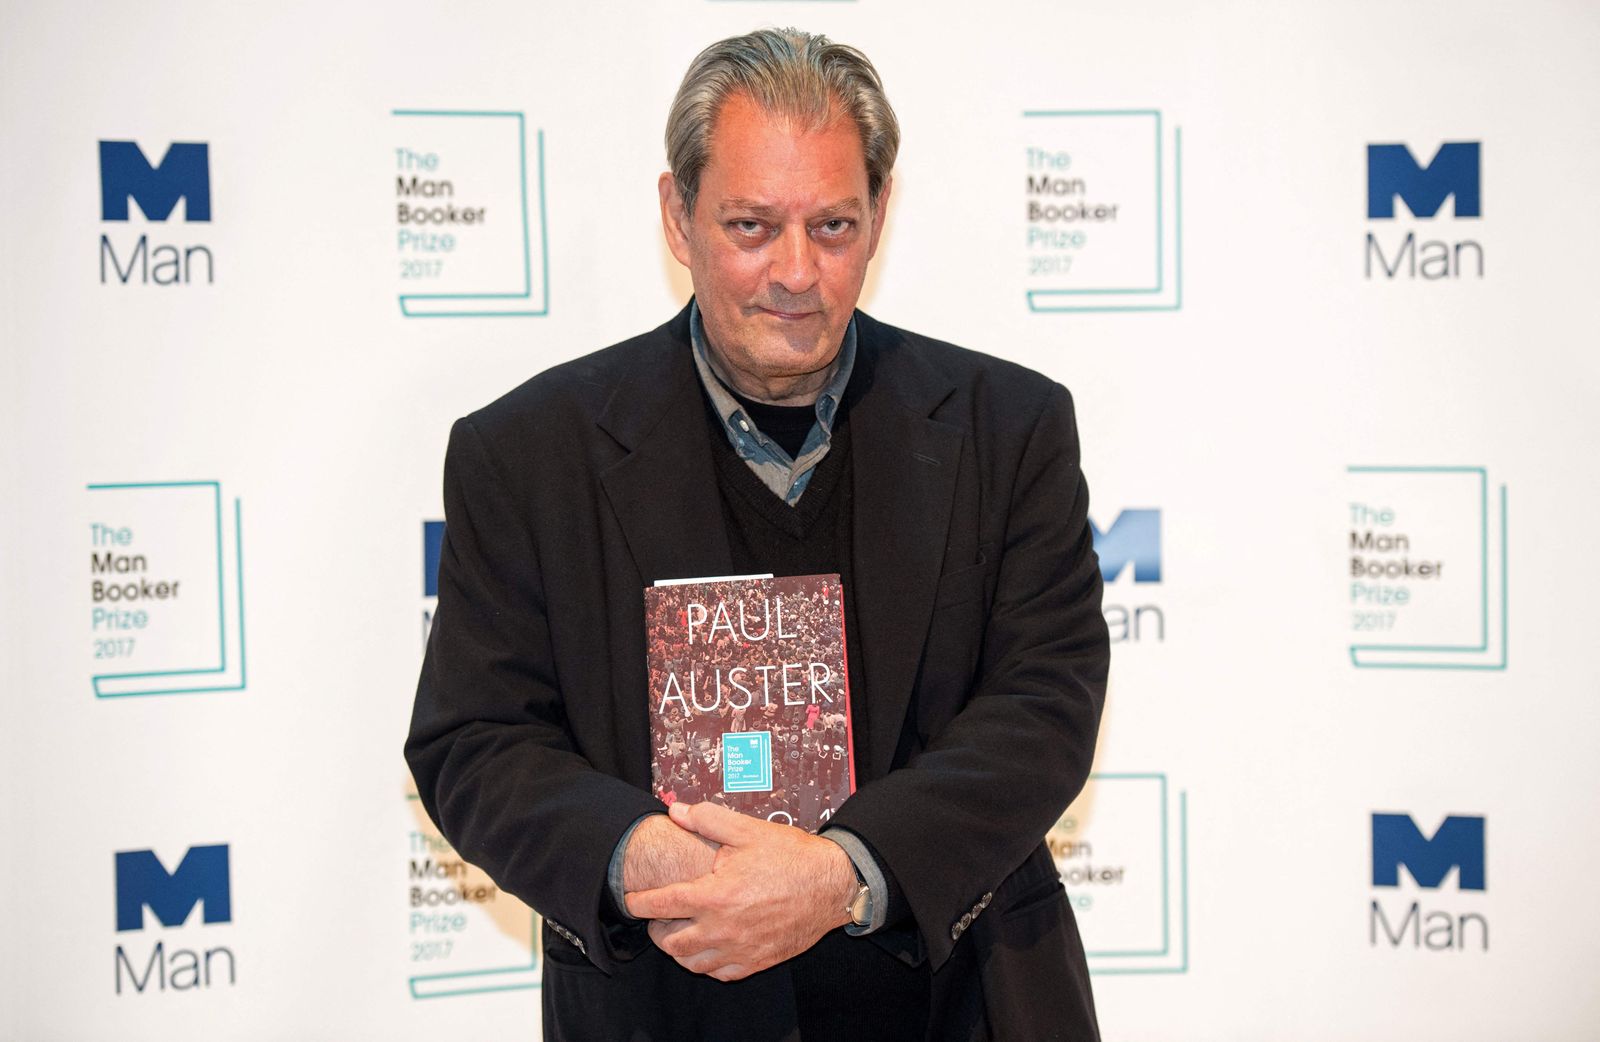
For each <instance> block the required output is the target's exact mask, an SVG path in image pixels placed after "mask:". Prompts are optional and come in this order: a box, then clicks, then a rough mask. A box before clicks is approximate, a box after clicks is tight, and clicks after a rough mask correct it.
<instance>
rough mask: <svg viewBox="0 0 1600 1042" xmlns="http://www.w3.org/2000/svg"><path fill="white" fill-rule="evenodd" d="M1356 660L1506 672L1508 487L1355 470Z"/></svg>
mask: <svg viewBox="0 0 1600 1042" xmlns="http://www.w3.org/2000/svg"><path fill="white" fill-rule="evenodd" d="M1348 480H1349V493H1350V494H1349V500H1348V503H1347V505H1346V510H1347V521H1348V528H1347V529H1346V531H1347V532H1348V535H1347V536H1346V539H1347V543H1346V546H1347V550H1348V553H1349V561H1350V565H1349V569H1348V576H1347V581H1348V583H1349V587H1348V589H1349V607H1350V615H1349V619H1350V627H1351V644H1350V661H1351V662H1352V663H1353V664H1354V665H1355V666H1356V667H1357V668H1359V669H1472V670H1502V669H1505V668H1506V662H1507V635H1508V630H1509V608H1510V602H1509V597H1508V594H1507V580H1508V575H1507V561H1506V487H1505V486H1504V485H1500V486H1499V488H1498V493H1497V494H1494V493H1492V492H1491V489H1490V482H1489V475H1488V472H1487V471H1486V470H1485V469H1484V468H1483V467H1350V468H1349V475H1348Z"/></svg>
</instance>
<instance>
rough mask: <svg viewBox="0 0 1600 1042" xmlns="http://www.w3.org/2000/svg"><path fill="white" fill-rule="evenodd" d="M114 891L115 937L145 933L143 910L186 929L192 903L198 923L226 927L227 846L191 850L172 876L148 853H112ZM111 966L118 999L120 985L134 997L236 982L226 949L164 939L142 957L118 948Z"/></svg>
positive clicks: (229, 907) (229, 909)
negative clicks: (187, 945) (185, 945)
mask: <svg viewBox="0 0 1600 1042" xmlns="http://www.w3.org/2000/svg"><path fill="white" fill-rule="evenodd" d="M116 893H117V931H118V932H119V933H122V932H128V931H139V930H143V929H145V925H146V924H145V914H144V913H145V909H149V910H150V913H151V915H152V916H153V917H154V919H155V921H156V922H157V923H159V924H160V925H161V926H162V927H166V928H169V929H172V928H179V927H183V926H185V924H187V923H188V921H189V920H190V918H191V917H192V913H193V912H194V909H195V906H196V905H198V906H199V907H200V917H199V919H200V923H201V924H204V925H216V924H221V923H230V922H232V921H233V894H232V886H231V884H230V880H229V871H228V847H227V844H215V845H211V846H201V847H190V848H189V850H188V852H187V853H185V854H184V856H183V859H182V860H180V861H179V862H178V867H177V868H175V869H173V870H172V871H171V872H168V871H167V869H166V866H165V865H163V864H162V863H161V859H160V858H158V857H157V856H156V854H155V852H154V851H152V850H120V851H118V852H117V854H116ZM115 962H116V992H117V994H118V995H121V994H122V993H123V990H124V987H125V986H126V988H127V989H128V990H130V991H131V992H133V993H134V994H140V993H143V992H145V991H147V990H148V991H167V990H169V989H170V990H172V991H189V990H192V989H195V988H209V987H212V986H214V985H222V984H228V985H231V984H233V983H234V982H235V979H236V973H235V965H234V955H233V951H232V950H231V949H229V948H226V947H210V948H205V949H202V950H195V949H192V948H181V947H170V948H169V947H168V946H167V938H166V936H163V937H162V939H160V940H158V941H156V943H155V945H154V946H153V947H152V948H151V949H150V950H149V953H148V954H147V955H145V956H143V957H140V956H138V955H130V954H129V951H128V949H127V948H125V947H124V946H123V945H121V944H118V945H117V947H116V953H115Z"/></svg>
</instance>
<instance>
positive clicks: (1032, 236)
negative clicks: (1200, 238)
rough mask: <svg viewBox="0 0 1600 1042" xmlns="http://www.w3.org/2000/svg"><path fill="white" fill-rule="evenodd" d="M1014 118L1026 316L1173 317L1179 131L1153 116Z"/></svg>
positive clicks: (1179, 281)
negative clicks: (1020, 139)
mask: <svg viewBox="0 0 1600 1042" xmlns="http://www.w3.org/2000/svg"><path fill="white" fill-rule="evenodd" d="M1022 115H1023V131H1024V134H1025V144H1024V146H1023V150H1022V156H1021V157H1020V158H1022V159H1023V160H1024V171H1023V174H1024V176H1023V178H1022V181H1023V184H1024V185H1025V192H1024V199H1023V201H1022V202H1023V205H1022V207H1021V208H1020V212H1022V213H1024V214H1025V215H1026V216H1025V220H1024V225H1023V229H1022V233H1023V258H1022V261H1023V268H1022V270H1023V272H1024V273H1025V277H1024V280H1023V282H1024V286H1025V287H1026V292H1027V298H1028V310H1029V311H1036V312H1037V311H1099V312H1120V311H1176V310H1178V309H1179V308H1181V307H1182V306H1183V154H1182V148H1183V135H1182V130H1181V129H1180V128H1178V127H1176V126H1174V127H1167V126H1166V124H1165V122H1164V119H1163V116H1162V114H1161V112H1160V111H1159V110H1156V109H1117V110H1105V111H1087V110H1085V111H1031V112H1024V113H1023V114H1022Z"/></svg>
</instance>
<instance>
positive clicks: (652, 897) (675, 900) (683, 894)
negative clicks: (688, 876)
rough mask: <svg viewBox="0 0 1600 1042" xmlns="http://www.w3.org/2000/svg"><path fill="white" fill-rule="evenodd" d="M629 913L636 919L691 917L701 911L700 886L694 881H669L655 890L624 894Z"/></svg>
mask: <svg viewBox="0 0 1600 1042" xmlns="http://www.w3.org/2000/svg"><path fill="white" fill-rule="evenodd" d="M623 903H625V904H626V905H627V906H628V914H629V915H631V916H633V917H634V918H635V919H690V918H693V917H694V915H695V914H696V913H697V912H698V911H700V909H701V907H702V905H701V903H700V901H699V888H698V887H696V886H695V884H694V883H693V882H688V883H668V884H667V885H666V886H661V887H656V888H655V889H654V890H635V891H634V892H633V893H631V894H626V895H624V902H623Z"/></svg>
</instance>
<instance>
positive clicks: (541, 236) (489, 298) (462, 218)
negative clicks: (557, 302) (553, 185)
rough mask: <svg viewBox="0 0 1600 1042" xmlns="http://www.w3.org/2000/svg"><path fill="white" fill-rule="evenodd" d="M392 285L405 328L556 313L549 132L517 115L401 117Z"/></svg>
mask: <svg viewBox="0 0 1600 1042" xmlns="http://www.w3.org/2000/svg"><path fill="white" fill-rule="evenodd" d="M392 115H393V117H394V120H395V126H394V130H393V133H394V135H395V141H396V144H395V147H394V151H393V153H392V157H391V175H392V176H393V178H394V181H393V185H394V189H393V190H394V197H393V203H394V209H393V211H392V212H393V214H394V219H395V230H394V236H395V238H394V242H395V250H396V254H397V255H396V259H395V275H396V278H397V279H398V286H399V299H400V313H401V314H402V315H404V316H405V317H407V318H497V317H528V316H540V315H548V314H549V313H550V246H549V235H548V234H547V232H546V228H545V198H544V132H543V131H535V132H534V133H533V140H532V142H531V146H532V153H531V156H530V142H529V135H528V130H527V127H526V125H525V124H526V120H525V119H524V118H523V114H522V113H520V112H476V111H432V110H426V109H396V110H395V111H394V112H393V114H392Z"/></svg>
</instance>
